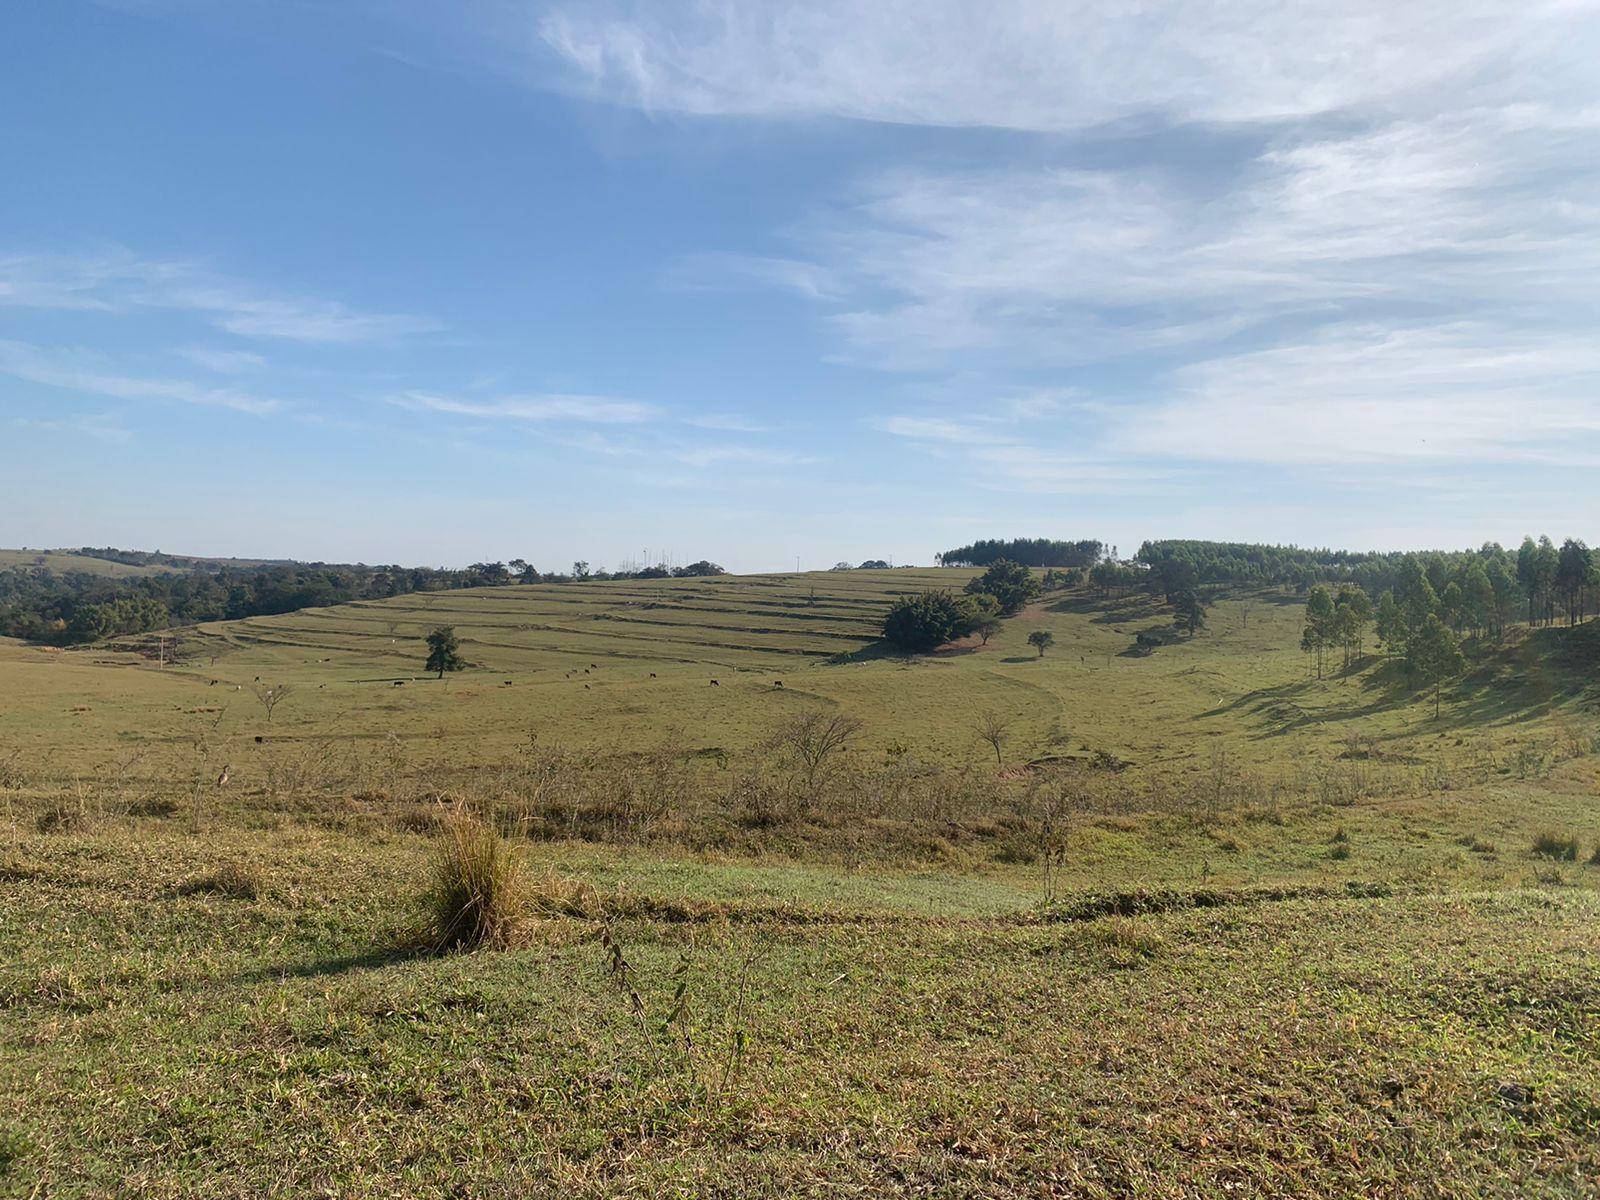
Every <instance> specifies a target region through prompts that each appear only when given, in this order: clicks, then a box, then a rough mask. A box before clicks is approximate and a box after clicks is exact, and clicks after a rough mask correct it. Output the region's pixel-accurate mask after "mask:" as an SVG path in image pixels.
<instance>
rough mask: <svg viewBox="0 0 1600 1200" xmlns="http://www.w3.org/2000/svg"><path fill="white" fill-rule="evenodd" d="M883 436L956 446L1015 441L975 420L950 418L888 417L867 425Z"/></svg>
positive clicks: (873, 419)
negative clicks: (887, 434)
mask: <svg viewBox="0 0 1600 1200" xmlns="http://www.w3.org/2000/svg"><path fill="white" fill-rule="evenodd" d="M867 423H868V424H869V425H870V426H871V427H872V428H874V429H876V430H877V431H878V432H880V433H892V434H894V435H895V436H896V437H903V438H909V439H910V440H912V441H917V442H947V443H949V444H951V445H956V446H981V445H984V444H991V445H999V444H1009V443H1011V442H1013V441H1015V439H1014V438H1013V437H1012V436H1011V435H1010V434H1004V433H998V432H996V431H995V430H994V429H993V428H989V427H986V426H984V425H982V424H980V423H978V422H974V421H957V420H952V419H950V418H948V417H916V416H887V417H874V418H872V419H871V420H869V421H868V422H867Z"/></svg>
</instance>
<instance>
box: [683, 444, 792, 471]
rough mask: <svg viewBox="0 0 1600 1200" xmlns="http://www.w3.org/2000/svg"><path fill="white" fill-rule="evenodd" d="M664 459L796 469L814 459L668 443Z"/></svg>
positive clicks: (780, 452) (690, 463)
mask: <svg viewBox="0 0 1600 1200" xmlns="http://www.w3.org/2000/svg"><path fill="white" fill-rule="evenodd" d="M663 449H664V452H665V453H666V455H667V457H669V458H671V459H673V460H675V461H677V462H681V463H683V464H684V465H685V466H691V467H710V466H715V465H717V464H719V463H747V464H751V465H761V466H795V465H799V464H802V463H813V462H816V461H817V460H816V459H815V458H814V457H812V456H810V455H806V454H801V453H798V452H796V451H791V450H772V449H766V448H763V447H760V446H746V445H728V444H711V445H690V444H684V443H678V444H671V443H668V444H667V445H665V446H664V447H663Z"/></svg>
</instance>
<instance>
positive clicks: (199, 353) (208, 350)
mask: <svg viewBox="0 0 1600 1200" xmlns="http://www.w3.org/2000/svg"><path fill="white" fill-rule="evenodd" d="M177 354H178V356H179V357H180V358H186V359H188V360H189V361H190V362H192V363H194V365H195V366H197V367H204V368H205V369H206V370H208V371H215V372H216V373H217V374H218V375H241V374H244V373H245V372H247V371H255V370H258V369H260V368H261V367H264V366H266V365H267V360H266V359H265V358H263V357H262V356H261V355H259V354H252V353H250V352H249V351H248V350H218V349H216V348H215V347H212V346H184V347H181V348H180V349H179V350H178V351H177Z"/></svg>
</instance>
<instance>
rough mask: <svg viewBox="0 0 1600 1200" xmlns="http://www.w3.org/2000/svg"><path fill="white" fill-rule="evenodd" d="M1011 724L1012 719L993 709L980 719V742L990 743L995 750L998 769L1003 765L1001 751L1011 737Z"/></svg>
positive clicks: (978, 726)
mask: <svg viewBox="0 0 1600 1200" xmlns="http://www.w3.org/2000/svg"><path fill="white" fill-rule="evenodd" d="M1011 723H1012V718H1010V717H1002V716H1001V715H1000V714H999V713H997V712H995V711H994V710H993V709H992V708H991V709H989V710H988V711H987V712H985V713H984V714H983V715H982V716H980V717H979V718H978V724H977V733H978V740H979V741H980V742H988V743H989V745H990V746H991V747H993V748H994V765H995V766H997V767H998V766H1001V765H1003V761H1002V759H1001V757H1000V751H1001V749H1002V747H1004V746H1005V743H1006V739H1007V738H1008V737H1010V735H1011Z"/></svg>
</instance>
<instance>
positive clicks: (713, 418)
mask: <svg viewBox="0 0 1600 1200" xmlns="http://www.w3.org/2000/svg"><path fill="white" fill-rule="evenodd" d="M680 419H681V420H682V421H683V423H684V424H685V425H693V426H694V427H695V428H697V429H717V430H721V431H722V432H724V433H781V432H783V431H784V430H786V429H789V428H792V426H790V425H788V424H779V423H776V422H773V421H758V420H756V419H755V418H753V417H747V416H744V415H743V414H742V413H700V414H697V415H691V416H687V417H682V418H680Z"/></svg>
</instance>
